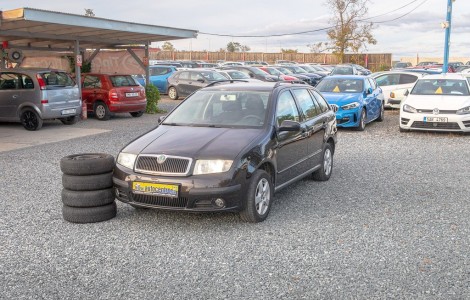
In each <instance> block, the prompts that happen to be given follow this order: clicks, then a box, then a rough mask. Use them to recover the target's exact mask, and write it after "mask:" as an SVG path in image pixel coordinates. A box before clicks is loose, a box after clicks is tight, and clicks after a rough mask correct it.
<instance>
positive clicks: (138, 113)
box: [130, 110, 144, 118]
mask: <svg viewBox="0 0 470 300" xmlns="http://www.w3.org/2000/svg"><path fill="white" fill-rule="evenodd" d="M130 114H131V116H133V117H134V118H138V117H142V115H143V114H144V111H143V110H141V111H134V112H131V113H130Z"/></svg>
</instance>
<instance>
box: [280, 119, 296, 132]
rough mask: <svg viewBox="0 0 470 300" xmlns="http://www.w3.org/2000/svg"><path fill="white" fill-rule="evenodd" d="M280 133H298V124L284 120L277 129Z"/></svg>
mask: <svg viewBox="0 0 470 300" xmlns="http://www.w3.org/2000/svg"><path fill="white" fill-rule="evenodd" d="M282 131H300V123H299V122H296V121H291V120H284V121H282V123H281V126H280V127H279V132H282Z"/></svg>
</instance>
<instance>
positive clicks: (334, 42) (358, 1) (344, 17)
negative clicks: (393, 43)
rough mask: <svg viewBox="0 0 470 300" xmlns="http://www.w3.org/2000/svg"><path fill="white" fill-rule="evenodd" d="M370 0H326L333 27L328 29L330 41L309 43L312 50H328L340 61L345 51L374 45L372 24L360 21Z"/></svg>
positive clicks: (366, 11)
mask: <svg viewBox="0 0 470 300" xmlns="http://www.w3.org/2000/svg"><path fill="white" fill-rule="evenodd" d="M369 2H370V0H327V1H326V4H327V5H328V6H329V8H330V9H331V11H333V17H332V18H331V22H332V23H333V24H334V28H332V29H330V30H328V32H327V35H328V39H329V40H330V42H329V43H328V42H326V43H318V44H316V45H309V46H310V49H311V51H312V52H323V51H325V50H330V51H332V52H333V53H335V54H336V55H337V56H338V57H339V59H340V61H341V62H343V61H344V54H345V52H347V51H352V52H354V53H358V52H359V50H360V49H361V48H367V47H366V46H367V44H372V45H375V44H377V40H376V39H375V38H374V37H373V35H372V32H371V31H372V29H373V24H372V23H366V22H363V21H361V19H364V18H365V17H366V16H367V13H368V10H369V9H368V7H367V5H368V4H369Z"/></svg>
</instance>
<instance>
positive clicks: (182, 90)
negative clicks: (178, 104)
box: [168, 69, 226, 100]
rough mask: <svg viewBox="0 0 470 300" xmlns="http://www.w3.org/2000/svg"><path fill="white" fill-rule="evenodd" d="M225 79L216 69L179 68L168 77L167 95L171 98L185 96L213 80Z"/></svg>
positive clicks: (175, 98)
mask: <svg viewBox="0 0 470 300" xmlns="http://www.w3.org/2000/svg"><path fill="white" fill-rule="evenodd" d="M223 80H226V78H225V77H224V76H222V75H221V74H219V73H218V72H216V71H211V70H206V69H190V70H180V71H176V72H175V73H173V74H172V75H171V76H170V77H168V96H169V97H170V99H172V100H177V99H178V98H179V97H186V96H188V95H190V94H191V93H193V92H194V91H196V90H198V89H200V88H203V87H205V86H207V85H209V84H211V83H212V82H214V81H223Z"/></svg>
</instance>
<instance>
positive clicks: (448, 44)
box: [442, 0, 455, 74]
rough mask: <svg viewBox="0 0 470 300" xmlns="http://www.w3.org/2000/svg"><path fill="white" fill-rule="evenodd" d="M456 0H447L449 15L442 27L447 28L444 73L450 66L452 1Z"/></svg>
mask: <svg viewBox="0 0 470 300" xmlns="http://www.w3.org/2000/svg"><path fill="white" fill-rule="evenodd" d="M454 1H455V0H447V17H446V21H445V23H442V27H443V28H445V30H446V38H445V45H444V64H443V65H442V73H443V74H446V73H447V70H448V68H449V48H450V30H451V29H452V3H453V2H454Z"/></svg>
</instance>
